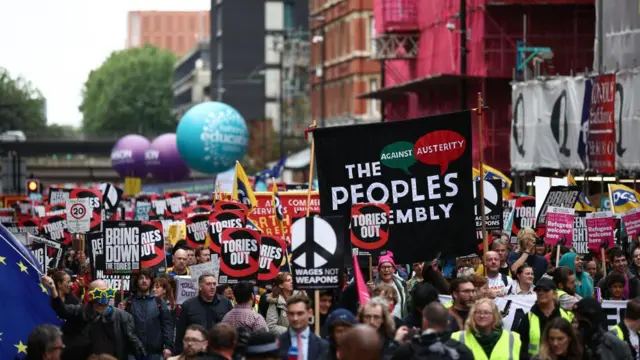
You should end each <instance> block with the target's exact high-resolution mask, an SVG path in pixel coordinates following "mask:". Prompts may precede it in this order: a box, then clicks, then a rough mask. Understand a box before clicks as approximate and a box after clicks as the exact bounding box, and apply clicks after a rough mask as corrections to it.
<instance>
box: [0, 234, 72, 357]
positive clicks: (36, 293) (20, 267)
mask: <svg viewBox="0 0 640 360" xmlns="http://www.w3.org/2000/svg"><path fill="white" fill-rule="evenodd" d="M0 258H1V259H2V261H0V294H2V296H0V309H4V310H3V311H0V334H2V338H1V339H2V341H0V359H22V358H24V357H25V356H26V355H27V351H28V349H27V345H26V344H27V339H28V338H29V334H30V333H31V331H32V330H33V329H34V328H35V327H36V326H38V325H41V324H53V325H57V326H60V325H62V323H61V321H60V320H59V319H58V318H57V316H56V314H55V312H54V311H53V309H52V308H51V299H50V296H49V293H48V292H46V291H43V286H42V283H41V281H40V277H41V276H42V275H41V274H40V269H41V267H40V264H39V263H38V261H37V260H36V258H35V257H34V256H33V254H32V253H31V251H30V250H29V249H27V247H26V246H24V245H23V244H22V243H20V241H18V240H17V239H16V238H15V236H13V235H12V234H11V233H10V232H9V231H8V230H7V229H6V228H5V227H4V226H2V225H1V224H0Z"/></svg>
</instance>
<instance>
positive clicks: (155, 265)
mask: <svg viewBox="0 0 640 360" xmlns="http://www.w3.org/2000/svg"><path fill="white" fill-rule="evenodd" d="M140 265H141V266H142V268H149V269H151V270H153V272H154V273H156V274H160V273H164V272H165V270H166V268H167V259H166V253H165V251H164V236H162V223H160V222H159V221H144V222H142V223H141V224H140Z"/></svg>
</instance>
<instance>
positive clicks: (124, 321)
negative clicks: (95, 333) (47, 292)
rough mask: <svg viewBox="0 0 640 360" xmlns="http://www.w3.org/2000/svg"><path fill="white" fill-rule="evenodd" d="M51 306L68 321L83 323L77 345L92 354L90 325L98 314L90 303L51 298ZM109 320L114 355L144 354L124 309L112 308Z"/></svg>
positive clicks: (123, 356)
mask: <svg viewBox="0 0 640 360" xmlns="http://www.w3.org/2000/svg"><path fill="white" fill-rule="evenodd" d="M51 307H52V308H53V310H54V311H55V312H56V314H57V315H58V316H59V317H60V318H62V319H66V320H68V321H74V322H82V323H83V324H84V326H83V330H82V332H81V334H80V335H79V336H80V337H81V339H80V340H79V343H78V345H79V346H82V347H84V348H85V349H86V353H87V355H89V354H92V353H93V350H92V348H93V347H92V346H93V344H92V343H91V334H90V333H89V332H90V331H91V325H92V323H93V322H94V320H95V319H96V318H97V317H98V316H99V314H98V313H96V312H95V311H94V310H93V309H92V308H91V305H89V306H86V307H85V306H83V305H68V304H65V303H63V302H62V301H61V300H60V299H57V298H56V299H52V300H51ZM109 316H111V320H112V322H113V325H114V327H115V328H114V333H115V341H114V342H115V344H116V349H114V350H115V353H116V357H117V358H118V359H120V360H128V358H129V354H131V355H134V356H145V355H146V351H145V349H144V346H143V345H142V342H140V339H138V337H137V336H136V334H135V331H134V329H135V325H134V322H133V317H132V316H131V315H130V314H129V313H127V312H126V311H124V310H120V309H118V308H115V307H114V308H113V312H112V313H111V315H109Z"/></svg>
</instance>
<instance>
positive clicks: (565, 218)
mask: <svg viewBox="0 0 640 360" xmlns="http://www.w3.org/2000/svg"><path fill="white" fill-rule="evenodd" d="M574 216H575V210H574V209H573V208H561V207H555V206H549V207H548V208H547V213H546V226H547V232H546V235H545V237H544V242H545V244H548V245H553V246H555V245H563V246H567V247H571V245H572V244H573V218H574Z"/></svg>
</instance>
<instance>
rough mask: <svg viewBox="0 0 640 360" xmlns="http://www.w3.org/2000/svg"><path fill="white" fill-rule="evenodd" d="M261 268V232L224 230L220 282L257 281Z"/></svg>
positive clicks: (243, 229) (237, 229)
mask: <svg viewBox="0 0 640 360" xmlns="http://www.w3.org/2000/svg"><path fill="white" fill-rule="evenodd" d="M227 211H236V210H227ZM259 270H260V233H259V232H257V231H255V230H251V229H246V228H225V229H224V230H222V233H221V235H220V276H219V278H218V283H219V284H235V283H237V282H239V281H255V280H256V279H257V277H258V271H259Z"/></svg>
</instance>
